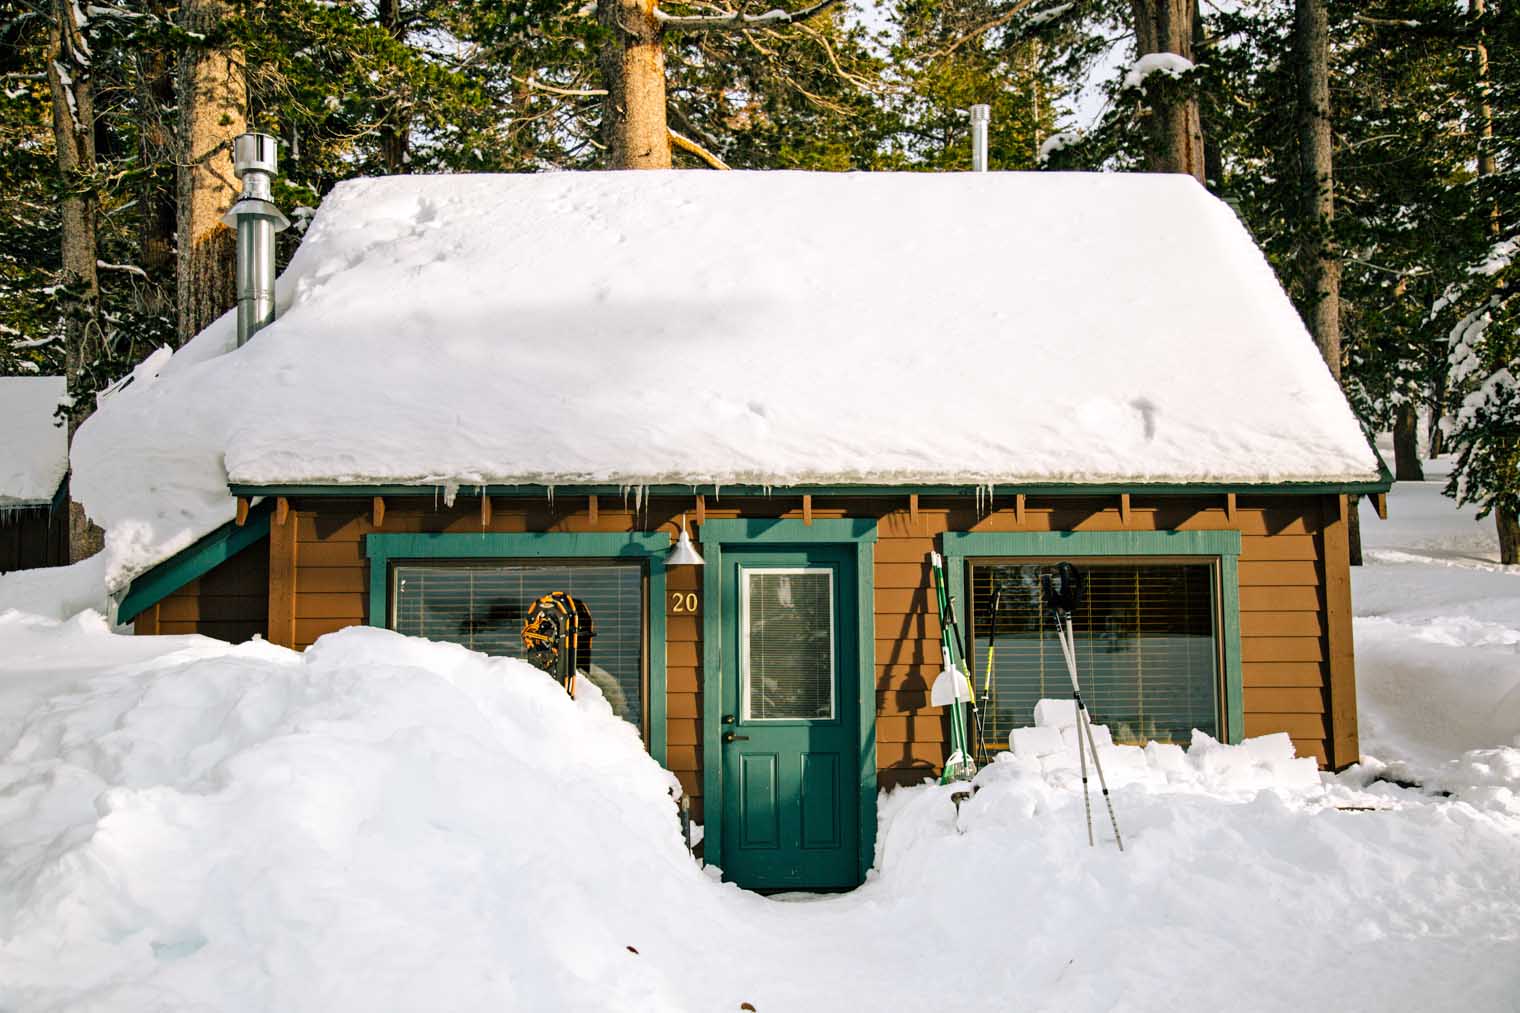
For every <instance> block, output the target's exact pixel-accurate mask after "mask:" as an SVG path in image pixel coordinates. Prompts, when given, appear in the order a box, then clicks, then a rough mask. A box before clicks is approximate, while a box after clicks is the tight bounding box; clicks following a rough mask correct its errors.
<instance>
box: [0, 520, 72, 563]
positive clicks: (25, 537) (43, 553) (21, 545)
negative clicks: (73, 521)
mask: <svg viewBox="0 0 1520 1013" xmlns="http://www.w3.org/2000/svg"><path fill="white" fill-rule="evenodd" d="M68 561H69V515H68V512H67V510H66V509H65V510H59V511H57V512H56V513H55V512H54V511H53V509H52V508H51V507H46V506H42V507H24V508H19V509H8V508H0V573H10V572H11V571H12V570H31V569H34V568H36V567H40V566H62V565H64V564H65V563H67V562H68Z"/></svg>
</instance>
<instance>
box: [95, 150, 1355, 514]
mask: <svg viewBox="0 0 1520 1013" xmlns="http://www.w3.org/2000/svg"><path fill="white" fill-rule="evenodd" d="M278 301H279V305H280V318H279V319H278V320H277V321H276V322H275V323H274V324H273V325H271V326H270V327H269V328H267V329H266V330H264V331H263V332H261V333H260V334H258V335H257V336H256V337H255V338H254V340H253V341H251V342H250V343H249V344H248V345H246V346H245V347H243V348H241V349H238V350H236V351H229V349H230V348H231V345H232V322H231V318H230V317H226V318H223V319H222V320H221V321H219V322H218V323H217V324H216V325H214V326H213V327H211V328H209V329H208V330H207V331H206V332H204V333H203V334H202V335H201V336H200V337H198V338H197V339H196V340H195V341H194V342H192V343H191V344H190V345H188V346H187V347H186V348H184V349H182V350H181V351H179V352H178V353H176V354H175V355H174V357H173V358H172V359H171V360H169V361H168V362H167V363H165V362H163V361H156V362H154V363H150V364H145V366H144V367H143V368H142V369H141V370H140V371H139V377H138V381H137V382H136V383H134V384H133V385H131V386H129V387H128V388H127V389H125V390H123V391H122V392H120V393H118V394H117V395H115V396H114V397H112V398H110V399H109V400H107V401H106V402H105V403H104V404H103V405H102V407H101V409H100V411H99V412H97V414H96V416H95V418H94V419H93V420H91V421H90V422H89V423H87V424H86V426H85V428H84V429H83V430H82V432H81V434H80V437H79V438H78V440H77V441H76V450H75V471H76V479H75V486H76V490H75V491H76V493H78V494H80V495H82V496H83V497H84V498H85V500H86V502H87V504H88V505H89V507H90V509H91V512H92V513H95V512H96V510H97V509H100V510H103V511H105V512H106V513H108V514H109V513H113V512H114V513H116V514H118V515H125V516H141V515H142V514H143V513H144V512H146V511H149V510H150V507H149V506H148V505H145V504H144V503H141V502H139V503H137V504H136V505H133V504H131V503H129V501H130V500H132V499H133V495H132V494H131V493H123V490H124V489H138V490H140V491H143V492H144V494H145V495H146V487H147V486H148V485H151V486H152V488H153V490H154V495H164V496H172V495H173V493H172V490H173V489H174V488H175V487H176V486H177V485H178V486H183V487H184V488H185V490H186V492H187V495H188V496H189V497H190V498H192V499H193V498H196V497H199V498H200V499H203V500H205V499H206V498H207V497H209V496H211V494H212V493H213V491H214V490H213V489H211V488H210V486H212V485H215V484H216V482H220V483H222V484H221V488H222V489H225V483H226V482H227V481H228V480H231V481H233V482H238V483H251V484H273V483H429V484H438V483H445V482H450V481H453V482H458V483H460V484H477V483H492V484H561V485H564V484H578V483H609V484H610V483H618V484H628V485H642V484H661V483H702V484H708V483H721V484H724V485H729V484H735V483H749V484H769V485H788V484H836V485H837V484H854V483H871V484H993V485H1003V486H1006V485H1012V484H1018V483H1055V482H1078V483H1106V484H1116V483H1168V484H1178V483H1194V482H1214V483H1239V484H1251V483H1279V482H1291V481H1306V482H1349V481H1368V480H1373V479H1375V478H1376V476H1377V474H1378V465H1377V461H1376V459H1375V457H1374V455H1373V453H1372V451H1371V450H1370V449H1369V448H1368V446H1367V443H1366V441H1365V439H1364V438H1363V436H1362V432H1361V429H1360V427H1359V426H1358V424H1357V421H1356V419H1355V418H1354V417H1353V415H1352V413H1351V410H1350V408H1349V407H1348V406H1347V404H1346V401H1345V399H1344V398H1343V397H1342V395H1341V392H1340V390H1339V389H1338V388H1337V386H1336V384H1335V382H1334V381H1333V379H1332V378H1331V377H1330V374H1329V372H1328V371H1327V370H1326V369H1325V366H1324V365H1323V363H1322V362H1321V361H1320V358H1319V356H1318V354H1317V352H1316V350H1315V348H1314V345H1313V343H1312V341H1311V340H1310V338H1309V336H1308V334H1307V333H1306V332H1305V330H1304V328H1303V325H1302V324H1301V323H1300V321H1299V318H1298V316H1297V314H1296V313H1295V312H1294V309H1293V307H1292V306H1291V304H1290V303H1289V301H1288V299H1287V298H1286V296H1285V295H1284V294H1283V292H1282V290H1281V288H1280V286H1279V285H1278V283H1277V280H1276V278H1275V276H1274V275H1273V273H1272V271H1271V269H1270V267H1269V266H1268V265H1267V263H1266V261H1265V260H1264V259H1263V257H1262V255H1261V253H1260V252H1259V251H1258V250H1257V248H1256V246H1255V245H1254V243H1253V242H1252V240H1251V239H1250V237H1249V235H1248V234H1247V233H1246V231H1245V229H1244V228H1243V227H1242V226H1241V224H1240V223H1239V222H1238V221H1237V220H1236V218H1235V216H1234V214H1233V213H1232V212H1231V211H1230V210H1229V208H1228V207H1226V206H1225V205H1224V204H1222V203H1220V202H1219V201H1217V200H1216V199H1214V198H1213V197H1211V196H1209V195H1208V194H1207V193H1206V192H1205V191H1204V190H1203V188H1201V187H1199V186H1198V185H1197V184H1196V183H1195V182H1194V181H1193V180H1191V179H1190V178H1187V177H1181V176H1148V175H1138V174H1058V173H1034V174H1023V173H986V174H975V175H973V174H941V175H931V174H887V173H881V174H815V173H793V172H766V173H759V172H756V173H745V172H733V173H706V172H667V173H559V174H543V175H518V176H433V177H426V176H422V177H419V176H406V177H395V178H388V179H370V180H356V181H351V182H347V183H343V184H340V185H339V186H338V187H337V188H335V189H334V190H333V192H332V193H331V194H330V195H329V196H328V197H327V199H326V200H325V201H324V202H323V205H322V208H321V210H320V211H319V213H318V214H317V216H316V218H315V219H314V221H313V223H312V225H311V227H310V229H309V230H308V232H307V234H306V236H305V238H304V240H303V242H302V246H301V248H300V251H299V252H298V253H297V255H296V256H295V258H294V259H293V260H292V262H291V264H290V267H289V269H288V270H287V271H286V272H285V274H284V276H283V277H282V278H281V280H280V283H279V296H278ZM155 376H156V379H155ZM150 381H151V382H150ZM124 434H131V439H130V440H127V439H124V438H123V436H124ZM82 465H84V466H82ZM81 483H83V487H81ZM113 496H114V497H115V499H114V501H113V500H112V497H113ZM138 499H141V497H138ZM207 502H208V503H209V500H207ZM228 509H230V508H229V507H227V506H226V501H225V499H222V500H220V501H218V505H217V510H218V511H222V512H225V511H227V510H228ZM97 517H99V515H98V514H97ZM100 519H106V520H108V518H100Z"/></svg>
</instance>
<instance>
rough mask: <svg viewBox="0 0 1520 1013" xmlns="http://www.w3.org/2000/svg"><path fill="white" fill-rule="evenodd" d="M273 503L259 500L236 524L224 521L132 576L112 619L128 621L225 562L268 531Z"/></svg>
mask: <svg viewBox="0 0 1520 1013" xmlns="http://www.w3.org/2000/svg"><path fill="white" fill-rule="evenodd" d="M273 510H274V503H273V502H267V503H261V504H259V505H258V506H256V507H254V508H253V509H252V510H250V511H248V519H247V520H246V521H245V522H244V523H243V525H242V526H241V527H239V526H238V525H237V524H236V523H234V522H233V521H228V522H227V523H226V524H223V525H222V526H221V527H219V528H217V529H216V530H215V531H213V532H211V533H210V534H209V535H206V536H204V537H203V538H201V539H200V540H199V541H197V542H196V543H195V544H194V545H191V546H190V547H189V548H186V549H181V550H180V551H179V552H176V553H175V554H174V555H172V556H170V557H169V558H168V559H166V560H164V561H163V562H162V563H159V564H158V565H157V566H155V567H153V568H152V569H151V570H149V571H148V572H147V573H143V574H139V575H138V576H137V577H135V578H133V580H132V583H131V584H130V585H129V586H128V588H127V593H126V594H125V595H124V596H123V597H122V599H121V604H120V605H118V606H117V607H116V621H117V622H118V623H128V622H131V621H132V620H133V619H136V618H137V617H138V616H139V615H141V614H142V613H143V612H145V611H147V610H148V609H150V608H152V607H153V606H154V605H157V604H158V603H159V602H161V601H163V600H164V599H165V598H167V597H169V595H171V594H173V593H174V592H175V591H178V590H179V589H180V588H182V587H184V586H185V585H186V584H188V583H190V582H191V581H192V580H195V579H197V578H198V577H201V576H204V575H205V574H207V573H209V572H210V571H211V570H212V569H214V568H215V567H217V566H219V565H221V564H222V563H225V562H226V561H227V560H229V559H231V558H232V557H233V556H235V555H237V554H238V553H239V552H242V551H243V550H244V549H246V548H248V546H250V545H252V544H253V543H254V542H257V541H258V540H259V539H261V538H264V537H265V536H267V535H268V534H269V515H270V514H271V513H272V512H273Z"/></svg>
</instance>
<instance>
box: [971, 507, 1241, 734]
mask: <svg viewBox="0 0 1520 1013" xmlns="http://www.w3.org/2000/svg"><path fill="white" fill-rule="evenodd" d="M942 538H943V543H942V544H943V546H944V557H945V580H946V582H947V583H948V584H949V585H950V588H951V590H952V592H954V591H964V590H965V587H966V560H967V558H969V557H973V556H980V557H997V556H1051V557H1060V558H1075V557H1082V556H1200V557H1208V558H1215V559H1218V560H1219V607H1220V631H1219V638H1220V645H1221V647H1222V651H1221V653H1222V654H1223V665H1224V718H1225V728H1224V736H1223V738H1224V740H1225V741H1227V742H1232V743H1238V742H1240V740H1241V739H1242V738H1243V737H1244V736H1245V689H1244V674H1243V671H1242V668H1241V654H1240V568H1239V563H1240V532H1239V531H1019V532H979V531H947V532H946V533H945V534H944V535H943V536H942ZM965 635H966V636H970V635H971V631H970V628H969V627H968V628H967V629H966V631H965ZM961 647H962V650H966V649H967V647H968V645H965V644H962V645H961ZM968 656H969V655H968Z"/></svg>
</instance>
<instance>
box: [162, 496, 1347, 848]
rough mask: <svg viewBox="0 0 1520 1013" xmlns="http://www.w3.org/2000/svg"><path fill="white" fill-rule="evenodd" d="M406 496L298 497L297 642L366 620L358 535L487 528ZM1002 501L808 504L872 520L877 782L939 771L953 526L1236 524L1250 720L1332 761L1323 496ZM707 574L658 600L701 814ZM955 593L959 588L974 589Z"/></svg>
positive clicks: (684, 572) (638, 526)
mask: <svg viewBox="0 0 1520 1013" xmlns="http://www.w3.org/2000/svg"><path fill="white" fill-rule="evenodd" d="M412 503H413V501H409V500H401V499H395V500H392V501H388V502H387V506H388V509H387V512H386V514H385V516H384V521H383V525H382V526H381V527H380V528H376V527H375V526H374V524H373V516H372V514H371V505H370V502H369V501H368V500H351V501H347V500H336V501H334V500H323V501H317V500H306V501H299V502H297V503H296V504H295V509H294V511H293V513H292V518H293V521H294V523H295V525H296V528H295V534H296V543H297V544H296V546H295V557H296V563H295V569H294V580H293V587H294V601H293V602H292V603H291V607H292V610H293V627H292V628H293V632H294V640H295V646H297V647H305V646H307V645H309V644H310V643H312V642H313V641H314V640H315V639H316V638H317V637H319V636H321V635H323V634H324V633H328V632H332V631H334V630H337V629H341V628H342V627H344V626H347V625H353V624H358V623H363V622H364V621H365V616H366V600H365V599H366V595H367V592H368V573H367V564H366V560H365V557H364V553H363V544H362V539H363V537H364V535H366V534H369V533H371V532H375V531H383V532H386V533H400V532H417V531H451V532H479V531H481V530H483V529H482V526H481V514H480V510H479V501H478V499H470V498H469V497H468V496H467V495H465V494H461V496H460V497H459V501H458V502H457V503H456V504H455V505H454V506H453V507H451V508H450V507H444V506H443V505H442V504H437V505H436V506H435V504H433V503H431V502H430V501H424V502H422V503H421V504H419V505H412ZM741 503H742V507H741ZM493 506H494V509H493V511H492V516H491V519H490V521H489V523H488V524H487V525H486V527H485V528H484V530H488V531H538V530H543V531H630V530H654V529H656V528H658V527H660V526H661V525H669V524H675V523H679V520H680V516H681V514H682V513H683V512H685V513H687V514H688V515H689V514H690V513H691V512H692V509H693V504H692V503H691V501H689V500H688V501H671V502H664V501H661V500H655V501H654V502H652V503H650V504H648V506H647V508H641V509H640V511H639V512H638V513H637V514H635V512H634V511H632V510H631V509H630V510H624V509H621V505H620V504H617V503H607V502H602V503H600V504H599V506H600V509H599V511H598V516H597V519H596V521H595V522H594V523H593V522H592V520H591V518H590V515H589V511H588V510H587V509H586V504H585V501H584V500H582V501H580V502H578V503H572V502H568V501H561V502H559V503H556V504H555V505H554V506H552V507H551V506H549V505H548V504H546V503H520V502H516V501H510V500H506V499H497V500H495V501H494V504H493ZM994 507H995V509H994V510H992V511H991V512H990V513H988V512H986V511H981V512H979V511H978V510H977V508H976V506H975V504H974V503H972V502H970V501H969V500H966V501H952V500H949V499H941V500H935V499H934V498H932V497H924V498H923V499H922V500H921V502H920V504H919V509H918V511H917V513H916V515H915V514H913V513H912V512H910V509H909V504H908V502H907V498H906V497H902V498H900V499H894V500H886V499H880V498H877V499H864V498H862V499H860V500H839V501H835V500H826V501H823V502H822V503H816V504H815V505H814V508H813V511H812V513H813V516H814V517H815V518H833V517H844V516H868V517H874V518H876V519H877V520H878V539H879V540H878V542H877V544H876V546H875V550H874V553H875V559H876V567H875V573H874V577H875V598H874V601H873V611H874V618H875V630H874V638H875V655H876V699H875V704H876V712H877V765H878V768H879V772H878V776H879V780H880V784H881V786H882V787H884V788H885V787H891V786H894V785H899V784H912V783H917V782H918V781H919V780H921V779H923V778H924V777H931V776H933V775H934V774H936V773H937V771H938V769H939V767H940V765H941V764H942V763H943V761H944V743H945V739H946V726H945V717H944V715H943V713H942V712H941V710H940V709H938V708H931V707H928V706H927V696H928V688H929V685H930V684H931V683H932V682H933V679H934V677H935V676H936V675H937V674H938V673H939V670H940V646H939V635H940V630H939V619H938V617H937V616H936V615H935V614H934V612H935V609H934V607H933V604H932V593H931V591H930V588H929V570H928V566H927V562H926V561H927V557H928V554H929V552H930V551H931V549H933V548H934V546H935V539H936V537H937V536H938V535H939V534H941V533H943V532H945V531H948V530H971V531H1050V530H1078V531H1119V530H1138V531H1153V530H1183V531H1211V530H1239V531H1240V532H1241V533H1242V554H1241V557H1240V565H1239V573H1240V585H1241V586H1240V626H1241V646H1242V653H1243V656H1244V661H1243V665H1242V673H1243V677H1244V697H1245V721H1246V727H1245V732H1246V734H1247V735H1258V734H1265V733H1267V732H1274V731H1283V732H1287V733H1288V734H1289V735H1290V736H1292V737H1293V739H1294V742H1295V745H1296V746H1297V748H1298V750H1299V752H1300V753H1301V754H1303V755H1308V756H1314V757H1316V758H1317V759H1319V760H1321V761H1322V762H1323V761H1324V760H1325V758H1326V755H1327V753H1326V749H1327V741H1328V734H1329V729H1328V723H1329V721H1328V716H1327V707H1326V700H1327V694H1328V687H1329V685H1330V673H1329V661H1328V660H1327V659H1328V657H1329V652H1328V648H1327V640H1326V620H1325V590H1324V565H1325V564H1324V560H1323V558H1322V539H1321V530H1322V525H1323V519H1322V516H1321V500H1320V499H1318V498H1310V497H1299V498H1289V497H1275V498H1266V497H1262V498H1258V499H1253V498H1252V497H1246V496H1242V497H1240V498H1239V502H1238V503H1237V507H1236V511H1235V515H1234V517H1233V518H1232V517H1229V516H1227V514H1226V510H1225V504H1224V497H1222V496H1219V497H1199V498H1198V499H1197V500H1196V501H1194V500H1189V501H1177V500H1162V499H1156V500H1154V501H1149V500H1147V498H1146V497H1143V496H1138V495H1137V496H1133V497H1132V498H1131V505H1130V512H1129V516H1128V518H1127V520H1126V519H1125V518H1124V517H1122V516H1121V514H1120V511H1119V506H1118V502H1117V497H1107V498H1096V497H1095V498H1092V499H1090V500H1089V499H1083V500H1064V501H1058V500H1047V501H1039V500H1035V499H1031V500H1030V501H1028V502H1027V503H1026V506H1025V511H1024V517H1023V519H1022V522H1021V521H1020V520H1019V518H1018V517H1017V515H1016V511H1015V510H1014V509H1013V502H1012V497H1004V496H1001V495H999V496H998V498H997V500H996V501H995V502H994ZM706 512H707V516H708V517H713V518H737V517H741V516H744V517H788V518H801V517H802V508H801V503H800V500H799V499H798V498H796V497H791V498H788V497H784V496H777V497H773V498H771V499H768V500H767V499H750V500H744V501H734V500H730V501H725V502H714V501H712V500H711V498H709V501H708V503H707V511H706ZM688 522H689V523H691V524H693V525H694V524H695V518H694V517H691V516H688ZM665 530H671V528H670V527H666V528H665ZM261 544H263V543H261ZM265 572H267V566H266V568H265ZM702 579H703V572H702V571H701V570H700V569H698V568H674V569H671V570H669V571H668V572H667V581H668V588H667V600H666V601H665V602H664V603H663V606H662V607H663V608H664V609H665V612H666V633H667V636H666V644H665V645H664V649H665V652H666V663H667V688H666V712H667V736H668V750H667V763H668V766H669V767H670V769H671V770H672V771H673V772H674V773H675V774H676V776H677V777H678V778H679V779H680V781H681V783H682V785H683V786H684V787H685V789H686V791H687V793H688V794H689V795H691V796H692V797H693V818H695V819H697V820H698V821H700V820H701V819H702V809H701V805H702V800H701V798H700V793H701V784H702V760H703V756H702V749H701V745H700V743H701V741H702V732H703V729H702V717H701V715H702V677H701V669H700V666H701V658H702V617H701V616H700V615H699V614H697V615H694V614H691V613H687V612H684V611H677V606H676V604H675V603H674V602H673V600H672V597H671V596H672V595H674V594H675V593H677V592H681V593H687V592H690V593H695V594H696V597H697V600H698V601H699V602H700V601H701V590H702ZM958 594H960V595H961V596H962V597H963V594H964V593H963V592H959V591H958ZM175 607H183V606H175ZM210 607H211V608H213V609H215V608H217V606H210Z"/></svg>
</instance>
